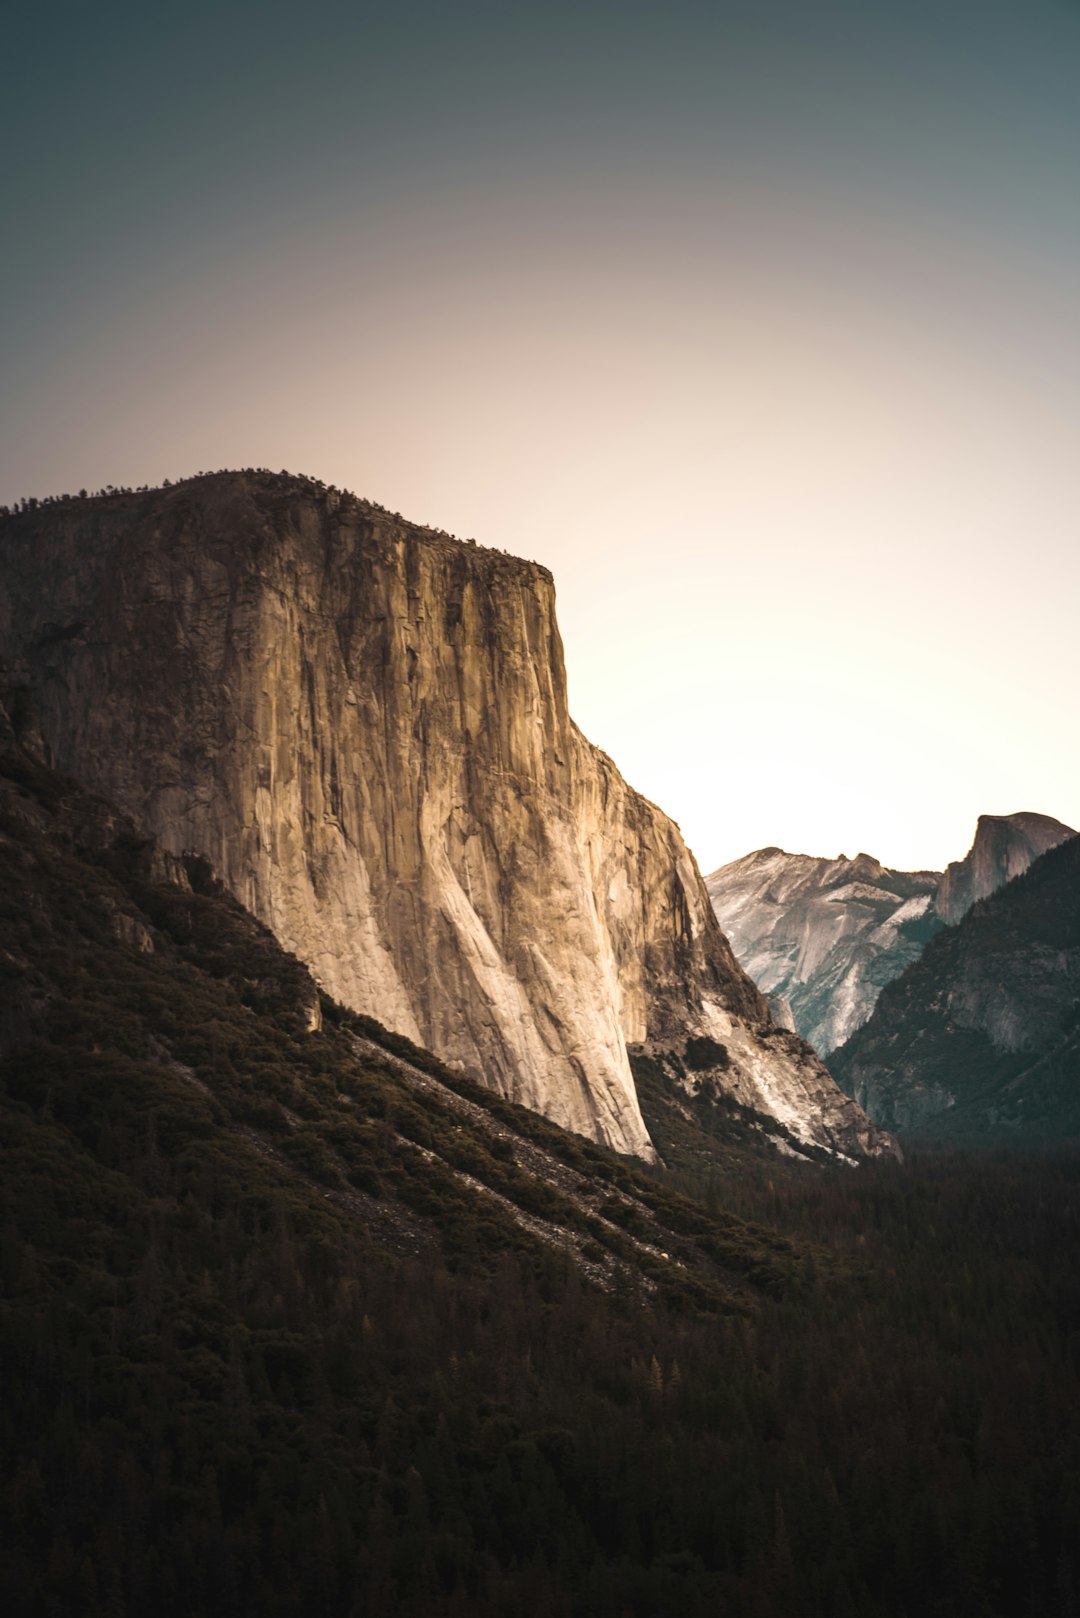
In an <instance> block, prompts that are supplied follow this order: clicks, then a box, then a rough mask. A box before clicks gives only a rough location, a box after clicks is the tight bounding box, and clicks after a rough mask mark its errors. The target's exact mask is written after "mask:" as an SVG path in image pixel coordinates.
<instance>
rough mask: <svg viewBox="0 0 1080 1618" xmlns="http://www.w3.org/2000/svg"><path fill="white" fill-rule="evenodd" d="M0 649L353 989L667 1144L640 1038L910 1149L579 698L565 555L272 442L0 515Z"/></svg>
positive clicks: (165, 839)
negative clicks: (237, 457) (224, 459)
mask: <svg viewBox="0 0 1080 1618" xmlns="http://www.w3.org/2000/svg"><path fill="white" fill-rule="evenodd" d="M0 656H3V657H5V658H7V659H8V660H9V661H10V662H11V663H12V665H13V666H14V669H15V671H16V675H17V677H18V678H19V679H20V680H21V681H23V682H24V683H25V685H26V686H27V687H28V688H29V691H30V694H31V697H32V700H33V702H34V704H35V706H36V708H37V710H38V712H39V714H40V719H41V727H42V732H43V736H44V739H45V741H46V743H47V745H48V747H49V749H50V752H51V756H52V758H53V760H54V761H55V763H56V764H57V766H58V767H59V768H61V769H63V770H66V771H68V772H69V773H70V774H72V775H73V776H76V777H78V779H79V780H81V781H82V782H83V783H84V784H85V785H87V786H88V787H90V788H91V789H92V790H94V791H98V792H100V793H101V794H102V795H103V796H106V797H108V798H109V799H110V800H111V801H113V802H115V803H116V804H117V805H118V806H119V808H120V809H121V810H122V811H123V812H125V813H127V814H129V815H131V816H132V818H133V819H134V820H135V821H136V823H138V824H139V825H140V826H142V827H144V828H145V829H146V830H147V831H148V832H149V833H151V834H152V835H153V836H154V837H156V838H157V839H158V841H159V842H160V844H161V845H162V847H163V848H164V849H165V850H166V851H167V852H169V853H172V854H176V855H179V854H182V853H187V852H194V853H197V854H199V855H201V856H203V857H204V858H205V859H207V860H208V861H209V862H210V864H211V865H212V867H213V868H214V870H215V871H216V873H217V874H218V876H219V877H220V879H221V880H222V881H223V882H224V884H225V886H226V887H227V888H228V889H229V890H230V891H231V892H232V893H233V894H234V895H235V896H236V897H237V898H238V899H239V900H240V901H241V902H242V903H243V904H244V905H245V906H246V907H247V908H248V909H249V910H250V911H251V912H252V913H253V914H254V915H255V916H257V917H258V918H259V919H260V920H261V921H263V922H265V923H266V924H267V925H268V926H269V927H270V928H271V929H272V931H273V932H274V933H275V935H276V936H277V937H278V939H279V940H280V941H281V942H282V943H283V944H284V945H285V947H286V948H287V949H289V950H291V951H293V952H294V953H295V954H296V955H297V956H298V957H299V958H300V959H301V960H302V961H303V962H304V963H305V964H306V965H308V966H309V967H310V968H311V970H312V972H313V973H314V975H315V977H316V979H317V980H318V982H319V983H320V984H321V985H322V987H323V988H324V989H325V990H326V991H327V992H328V993H329V994H330V995H332V996H333V997H334V998H335V999H337V1000H339V1001H340V1002H342V1003H343V1004H344V1005H346V1006H348V1007H350V1008H353V1009H355V1010H358V1011H361V1012H365V1013H370V1014H372V1015H375V1016H377V1017H378V1018H379V1019H380V1020H381V1021H382V1022H383V1023H384V1024H386V1025H388V1026H390V1027H391V1028H393V1029H395V1030H396V1031H397V1032H399V1033H401V1034H403V1035H405V1036H407V1037H408V1038H410V1039H412V1040H414V1041H416V1042H417V1043H418V1044H421V1045H423V1046H426V1047H427V1048H429V1049H430V1050H432V1051H434V1052H435V1053H436V1054H437V1055H438V1056H439V1057H441V1058H442V1059H444V1060H446V1061H450V1062H456V1063H459V1064H461V1065H462V1066H463V1067H465V1068H467V1069H470V1070H472V1071H474V1072H476V1073H477V1074H478V1075H480V1076H482V1078H483V1079H484V1081H485V1082H486V1083H488V1084H489V1085H492V1086H494V1087H495V1088H497V1089H499V1090H501V1091H502V1092H503V1093H505V1094H507V1095H509V1096H511V1097H512V1098H513V1099H515V1100H518V1101H521V1102H524V1103H525V1104H526V1105H528V1106H530V1107H532V1108H534V1109H535V1110H537V1111H541V1112H544V1113H546V1114H547V1115H548V1116H549V1117H551V1118H553V1119H554V1120H555V1121H556V1122H558V1123H560V1124H563V1125H564V1126H566V1127H568V1128H570V1129H573V1130H576V1131H578V1132H580V1133H582V1134H585V1135H589V1136H592V1137H593V1138H595V1139H597V1140H599V1141H602V1142H605V1143H607V1144H609V1145H612V1146H614V1147H616V1148H617V1149H619V1150H621V1151H624V1152H631V1153H636V1154H639V1155H642V1156H649V1155H650V1154H651V1152H652V1146H651V1143H650V1140H649V1136H648V1132H647V1130H646V1127H645V1125H644V1123H643V1121H642V1117H641V1112H640V1108H639V1105H638V1100H637V1096H636V1093H635V1089H634V1083H633V1079H632V1076H631V1071H630V1065H629V1059H628V1046H631V1047H641V1048H644V1049H647V1050H648V1051H650V1052H651V1053H654V1054H656V1053H659V1054H662V1053H663V1052H665V1051H668V1050H671V1051H673V1052H676V1053H677V1052H678V1051H679V1050H680V1049H681V1048H682V1047H683V1046H684V1045H685V1043H686V1041H687V1039H688V1038H690V1037H693V1036H698V1035H701V1036H706V1037H709V1038H711V1039H713V1040H715V1041H718V1042H723V1047H724V1057H723V1061H722V1064H721V1066H722V1068H723V1082H724V1084H725V1086H726V1087H727V1088H729V1089H730V1090H731V1092H732V1093H733V1094H736V1095H737V1097H738V1099H739V1100H740V1101H743V1102H745V1103H746V1104H749V1105H754V1106H756V1107H758V1108H759V1109H760V1110H763V1111H765V1112H767V1113H778V1114H781V1115H783V1116H784V1117H785V1120H793V1121H794V1128H795V1132H796V1134H797V1135H798V1137H799V1138H800V1139H804V1140H806V1141H807V1142H808V1143H810V1144H815V1145H821V1146H825V1147H827V1148H829V1149H832V1150H836V1151H840V1152H843V1153H847V1154H850V1153H858V1152H865V1151H870V1152H874V1151H879V1150H886V1149H890V1143H889V1141H888V1139H887V1137H884V1136H883V1135H881V1134H880V1132H877V1131H875V1130H874V1129H873V1128H872V1127H870V1126H869V1125H868V1123H867V1120H866V1119H865V1118H864V1117H863V1115H862V1114H861V1112H860V1111H859V1109H858V1108H857V1107H856V1106H855V1105H854V1104H853V1103H851V1102H850V1101H849V1100H848V1099H847V1098H846V1097H844V1096H842V1095H841V1093H840V1092H839V1090H838V1089H837V1088H836V1087H835V1086H834V1085H833V1083H832V1081H831V1080H830V1078H829V1076H828V1074H827V1073H826V1072H825V1070H824V1069H823V1068H822V1067H821V1065H820V1063H819V1062H818V1061H817V1060H816V1058H814V1057H813V1055H812V1053H811V1052H809V1051H808V1050H807V1048H806V1047H805V1046H803V1045H802V1043H801V1041H799V1040H797V1039H796V1038H795V1036H793V1035H785V1036H783V1037H782V1038H780V1039H777V1038H776V1037H775V1035H776V1031H775V1030H774V1029H773V1028H772V1026H771V1022H770V1018H769V1013H768V1009H767V1006H766V1004H765V1002H764V1000H763V999H762V997H761V995H760V994H759V992H758V991H757V989H756V988H755V987H754V986H753V984H752V983H751V982H750V980H749V979H748V978H747V977H746V975H745V974H744V973H743V971H742V970H741V969H740V967H739V966H738V965H737V963H736V961H735V958H734V956H733V955H732V953H731V950H730V947H729V946H728V944H727V942H726V940H725V939H724V937H723V935H722V933H721V931H720V928H719V926H718V924H717V921H716V918H715V916H714V914H713V911H712V908H711V906H710V904H709V900H708V896H707V894H706V891H705V887H704V884H703V882H702V880H701V876H700V873H699V872H698V869H697V866H696V864H695V862H694V860H693V857H692V856H691V854H690V853H689V851H688V850H687V848H686V846H685V844H684V843H683V841H682V838H681V836H680V834H679V831H678V828H677V827H676V826H675V825H674V824H673V823H672V822H671V821H670V820H669V819H668V818H667V817H666V816H665V815H663V814H662V813H661V812H660V811H659V810H658V809H656V808H655V807H654V806H653V805H652V804H650V803H648V802H646V800H645V799H643V798H642V797H640V796H639V794H637V793H636V792H634V791H633V790H632V789H631V788H630V787H628V786H627V785H626V783H625V782H624V781H623V780H622V778H621V776H620V775H619V773H618V771H617V770H616V769H615V767H614V765H613V764H612V763H611V761H610V760H609V759H608V758H606V757H605V755H604V754H603V753H601V752H600V751H599V750H598V749H596V748H595V747H593V746H592V745H591V744H590V743H589V742H588V741H587V740H586V739H585V738H584V737H583V736H582V735H581V733H580V732H579V731H578V730H577V728H576V727H575V726H574V724H573V722H572V721H571V719H570V716H569V712H568V708H567V701H566V682H565V672H564V667H563V658H562V648H561V643H560V639H559V632H558V628H557V625H556V620H555V601H554V586H553V582H552V579H551V575H550V574H549V573H548V572H547V570H546V569H544V568H542V567H540V566H538V565H535V564H532V563H529V562H523V561H519V560H517V559H515V558H512V557H509V556H506V555H504V554H502V553H501V552H496V551H491V550H485V549H482V548H479V547H476V546H474V545H471V544H469V543H463V542H460V541H457V540H454V539H451V538H450V537H449V536H448V535H445V534H442V533H439V532H434V531H431V530H426V529H421V528H417V527H415V526H414V525H411V524H408V523H406V522H405V521H403V520H402V519H401V518H399V517H397V516H396V515H393V514H390V513H388V512H385V511H383V510H382V508H380V507H376V506H372V505H369V504H367V503H365V502H363V501H359V500H357V499H356V498H355V497H353V496H350V495H343V494H341V493H340V492H339V491H336V490H330V489H326V488H325V487H323V486H322V485H318V484H314V483H312V482H310V481H308V480H304V479H297V478H293V477H289V476H286V475H285V474H282V475H280V476H278V475H275V474H269V473H264V472H248V473H222V474H215V475H208V476H201V477H199V478H197V479H192V480H190V481H188V482H186V483H183V484H178V485H176V486H174V487H171V488H165V489H162V490H156V491H140V492H136V493H121V494H107V495H105V496H101V497H97V498H94V499H90V500H83V499H73V500H62V501H58V502H54V503H49V504H46V505H43V506H38V507H36V508H34V509H29V510H25V511H22V512H20V513H18V514H16V515H14V516H10V517H8V518H7V519H6V520H5V521H4V523H3V525H2V528H0Z"/></svg>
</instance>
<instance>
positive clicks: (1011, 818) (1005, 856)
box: [934, 811, 1076, 927]
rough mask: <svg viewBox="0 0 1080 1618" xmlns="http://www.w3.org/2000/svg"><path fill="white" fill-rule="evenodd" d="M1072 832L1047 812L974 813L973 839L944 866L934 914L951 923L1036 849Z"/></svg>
mask: <svg viewBox="0 0 1080 1618" xmlns="http://www.w3.org/2000/svg"><path fill="white" fill-rule="evenodd" d="M1075 836H1076V833H1075V832H1074V831H1073V829H1072V828H1071V826H1063V825H1062V823H1061V821H1060V820H1054V819H1053V818H1052V817H1051V816H1050V815H1034V814H1031V813H1030V812H1029V811H1021V813H1019V814H1015V815H980V816H979V822H978V825H977V826H976V828H975V841H974V842H973V843H972V845H971V847H970V848H969V849H968V851H967V853H966V854H965V855H964V858H963V859H962V860H954V861H953V863H952V864H951V865H947V866H946V867H945V874H944V875H943V876H942V878H941V884H940V886H939V887H938V890H937V893H936V894H935V896H934V914H935V915H936V916H939V917H940V918H941V920H942V921H943V922H946V923H947V924H948V925H949V926H950V927H951V926H954V925H955V923H956V922H958V921H959V920H960V918H961V916H963V915H966V914H967V912H968V911H969V910H970V909H971V907H972V905H973V904H975V903H976V902H977V901H978V900H979V899H986V898H988V897H989V895H990V894H991V893H996V892H997V890H998V888H1000V887H1003V886H1004V884H1005V883H1006V882H1011V881H1012V879H1013V878H1014V877H1017V876H1022V875H1023V874H1024V872H1025V871H1026V870H1028V868H1029V867H1030V866H1031V865H1032V864H1033V863H1034V861H1035V860H1037V859H1038V858H1039V855H1040V854H1045V853H1046V851H1047V850H1048V849H1051V848H1056V847H1057V846H1058V844H1059V843H1063V842H1065V840H1066V838H1069V837H1075Z"/></svg>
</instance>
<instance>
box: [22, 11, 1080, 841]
mask: <svg viewBox="0 0 1080 1618" xmlns="http://www.w3.org/2000/svg"><path fill="white" fill-rule="evenodd" d="M12 9H13V13H14V23H13V25H12V27H11V28H10V29H9V31H8V34H7V37H6V43H7V45H8V50H7V52H6V56H7V62H6V66H5V75H4V94H3V97H2V99H0V165H2V173H3V212H2V215H0V217H2V219H3V222H4V223H3V232H4V249H3V253H2V254H0V317H2V321H3V347H2V350H0V352H2V355H3V370H4V387H3V399H2V420H0V500H10V499H12V498H17V497H19V496H21V495H28V494H45V493H50V492H59V491H61V490H64V489H75V488H77V487H79V486H80V485H81V484H86V485H89V486H93V487H97V486H100V485H102V484H104V483H107V482H111V483H144V482H151V483H153V482H159V481H160V480H161V479H162V478H164V477H170V478H176V477H180V476H184V475H185V474H187V473H189V472H193V471H195V470H198V469H200V468H212V467H222V466H238V465H250V464H256V465H267V466H272V467H288V468H290V469H292V470H296V471H303V472H309V473H312V474H314V475H316V476H319V477H322V478H324V479H326V480H327V481H329V482H333V483H337V484H339V485H342V486H345V487H348V488H352V489H355V490H356V491H357V492H358V493H360V494H363V495H367V496H369V497H371V498H373V499H376V500H379V501H381V502H382V503H383V504H385V505H388V506H390V507H392V508H395V509H398V510H401V511H402V512H404V513H405V514H406V515H407V516H410V517H413V518H416V519H418V520H420V521H426V522H431V523H434V524H437V525H439V526H441V527H445V528H448V529H450V530H451V531H453V532H455V533H458V534H462V535H472V536H475V537H476V538H477V539H478V540H480V541H481V542H483V543H487V544H492V545H498V546H501V547H503V548H505V549H507V550H510V551H514V552H517V553H520V554H522V555H525V556H531V557H535V558H536V559H537V560H540V561H543V562H545V563H546V564H547V565H548V566H550V567H551V568H552V569H553V571H554V573H555V577H556V583H557V587H558V595H559V609H560V621H561V625H562V631H563V638H564V641H565V645H566V655H567V665H568V671H569V679H570V696H571V705H572V709H573V712H574V714H575V717H576V718H577V720H578V722H579V723H580V724H581V726H582V728H583V729H584V730H585V732H586V733H587V734H588V735H589V736H590V737H591V738H592V739H593V740H594V741H596V742H597V743H599V745H600V746H602V747H603V748H604V749H605V750H606V751H607V752H609V753H610V754H611V755H612V756H613V757H614V758H615V760H616V761H617V763H618V764H619V765H620V767H621V768H622V770H623V772H624V774H625V775H626V776H627V778H628V779H629V780H630V781H631V782H632V783H633V784H634V785H635V786H637V787H639V788H640V789H641V790H642V791H644V792H645V793H646V794H647V795H648V796H649V797H651V798H653V799H654V800H655V801H656V802H658V803H660V804H661V805H662V806H663V807H664V808H665V809H667V810H668V811H669V813H671V814H672V815H674V816H675V818H676V819H677V820H678V821H679V822H680V823H681V825H682V827H683V830H684V832H685V833H686V835H687V837H688V839H689V841H690V843H691V846H692V847H693V848H694V850H695V852H696V853H697V855H698V857H699V860H700V861H701V864H702V867H703V869H705V870H706V871H708V870H710V869H711V868H712V867H713V866H715V865H717V864H719V863H720V862H722V861H725V860H728V859H732V858H735V857H736V856H738V855H740V854H742V853H745V852H747V851H748V850H750V849H752V848H755V847H759V846H762V845H764V844H768V843H778V844H780V845H782V846H783V847H786V848H789V849H793V850H801V851H806V852H810V853H825V854H834V853H837V852H839V851H844V852H846V853H848V854H854V853H855V852H857V851H858V850H859V849H865V850H867V851H868V852H871V853H875V854H877V855H878V857H879V858H881V859H883V860H885V861H886V862H888V863H891V864H894V865H902V866H917V865H927V866H930V865H940V864H942V863H944V862H945V861H947V860H948V859H950V858H956V857H958V856H959V855H960V854H962V853H963V852H964V850H965V849H966V847H967V846H968V843H969V841H970V837H971V833H972V831H973V829H974V822H975V817H976V815H977V814H978V813H980V812H981V811H989V812H991V813H1007V812H1009V811H1011V810H1016V809H1035V810H1041V811H1043V812H1045V813H1049V814H1054V815H1057V816H1058V817H1059V818H1061V819H1063V820H1066V821H1068V822H1069V823H1070V824H1072V825H1074V826H1080V748H1078V746H1077V723H1076V709H1077V692H1078V690H1080V629H1078V621H1080V523H1078V498H1077V497H1078V488H1080V8H1078V7H1077V6H1076V5H1074V4H1066V3H1064V0H1009V3H1006V0H932V3H925V4H924V3H920V0H905V3H903V4H899V3H897V0H846V3H844V0H743V3H727V0H714V3H712V4H697V3H682V0H671V3H668V4H665V5H658V4H655V3H651V4H647V5H635V4H633V3H626V0H622V3H619V4H610V5H609V4H589V3H588V0H584V3H581V0H579V3H577V4H564V3H562V0H548V3H546V4H543V5H541V4H514V3H513V0H501V3H499V4H497V5H496V4H491V5H486V4H471V3H469V0H454V3H452V4H434V3H426V4H409V3H407V0H397V3H396V4H387V5H367V4H362V3H361V4H340V5H338V4H329V3H326V0H309V3H308V4H305V5H303V6H300V5H288V6H285V5H275V4H273V3H266V0H263V3H260V4H233V5H230V4H229V3H228V0H224V3H219V4H215V5H213V6H208V5H202V4H198V3H195V4H191V3H189V4H187V5H185V6H183V7H175V8H164V7H157V6H148V5H146V4H145V3H141V4H139V5H128V4H125V5H110V4H108V3H107V0H106V3H100V0H99V3H95V4H72V3H64V4H52V3H49V0H33V3H32V4H26V3H16V4H15V5H14V7H13V8H12Z"/></svg>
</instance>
